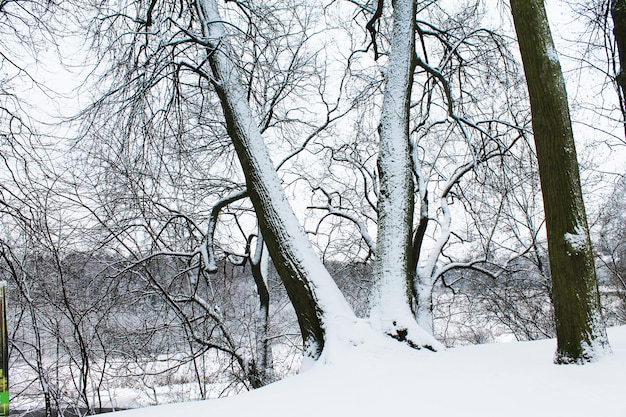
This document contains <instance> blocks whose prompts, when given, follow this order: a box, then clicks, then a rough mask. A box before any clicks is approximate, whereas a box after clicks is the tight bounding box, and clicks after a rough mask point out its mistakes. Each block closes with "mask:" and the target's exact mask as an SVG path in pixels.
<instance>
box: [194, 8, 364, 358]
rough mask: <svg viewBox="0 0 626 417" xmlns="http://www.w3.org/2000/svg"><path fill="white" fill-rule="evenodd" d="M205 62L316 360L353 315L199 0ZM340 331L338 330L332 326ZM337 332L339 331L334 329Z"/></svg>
mask: <svg viewBox="0 0 626 417" xmlns="http://www.w3.org/2000/svg"><path fill="white" fill-rule="evenodd" d="M199 4H200V7H199V9H200V14H201V17H202V19H203V23H204V26H205V27H204V31H205V34H206V36H207V42H208V44H209V56H208V60H209V64H210V65H211V69H212V72H213V77H214V86H215V88H216V90H217V93H218V95H219V98H220V101H221V104H222V109H223V111H224V116H225V119H226V127H227V130H228V134H229V136H230V138H231V140H232V143H233V145H234V147H235V151H236V152H237V156H238V158H239V161H240V163H241V166H242V169H243V172H244V175H245V178H246V185H247V188H248V192H249V195H250V199H251V201H252V204H253V206H254V209H255V212H256V214H257V216H258V220H259V227H260V230H261V233H262V235H263V237H264V238H265V242H266V245H267V249H268V252H269V254H270V256H271V258H272V261H273V263H274V265H275V266H276V269H277V271H278V274H279V275H280V277H281V279H282V281H283V284H284V285H285V288H286V290H287V293H288V295H289V298H290V300H291V303H292V304H293V307H294V309H295V312H296V315H297V318H298V323H299V325H300V330H301V332H302V338H303V341H304V345H305V354H306V355H307V356H309V357H312V358H314V359H317V358H318V357H319V355H320V354H321V352H322V350H323V348H324V345H325V342H326V340H327V339H328V338H329V332H332V330H333V329H334V327H333V325H334V324H337V323H338V322H341V321H342V320H348V321H355V320H356V316H355V315H354V313H353V311H352V309H351V308H350V306H349V305H348V303H347V301H346V300H345V298H344V296H343V294H341V292H340V291H339V289H338V288H337V286H336V284H335V282H334V281H333V279H332V277H331V276H330V274H329V273H328V271H327V270H326V268H325V267H324V265H323V264H322V262H321V260H320V259H319V257H318V256H317V255H316V253H315V251H314V250H313V247H312V246H311V243H310V242H309V240H308V238H307V237H306V234H305V233H304V230H302V228H301V226H300V224H299V222H298V219H297V218H296V216H295V214H294V212H293V210H292V208H291V206H290V204H289V202H288V201H287V198H286V196H285V193H284V190H283V189H282V186H281V182H280V179H279V178H278V175H277V174H276V171H275V169H274V165H273V163H272V160H271V158H270V156H269V153H268V150H267V147H266V146H265V143H264V140H263V137H262V136H261V133H260V130H259V128H258V124H257V123H256V121H255V118H254V117H253V115H252V111H251V109H250V106H249V104H248V101H247V99H246V94H245V91H244V89H243V87H242V83H241V79H240V76H239V68H238V67H237V66H236V65H235V64H234V63H233V59H234V57H235V56H236V55H235V54H234V52H233V51H232V48H231V46H230V44H229V41H228V37H227V36H226V32H225V28H224V24H223V23H222V20H221V18H220V16H219V13H218V8H217V3H216V1H215V0H199ZM337 327H338V328H341V326H337ZM338 332H341V330H339V329H338Z"/></svg>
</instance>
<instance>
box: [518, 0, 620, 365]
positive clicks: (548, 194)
mask: <svg viewBox="0 0 626 417" xmlns="http://www.w3.org/2000/svg"><path fill="white" fill-rule="evenodd" d="M511 12H512V14H513V20H514V24H515V29H516V31H517V37H518V40H519V47H520V52H521V55H522V61H523V64H524V72H525V74H526V83H527V85H528V92H529V95H530V105H531V112H532V124H533V130H534V136H535V145H536V148H537V159H538V162H539V175H540V178H541V187H542V192H543V199H544V209H545V214H546V230H547V235H548V252H549V259H550V269H551V272H552V296H553V302H554V314H555V320H556V333H557V343H558V347H557V352H556V357H555V362H556V363H583V362H586V361H589V360H592V359H593V358H594V357H596V356H597V355H599V354H601V353H602V352H603V351H605V350H608V349H609V347H608V340H607V337H606V328H605V325H604V322H603V320H602V316H601V311H600V298H599V292H598V285H597V280H596V272H595V266H594V259H593V252H592V247H591V241H590V238H589V229H588V226H587V218H586V214H585V207H584V203H583V197H582V192H581V188H580V178H579V172H578V161H577V159H576V148H575V145H574V136H573V132H572V125H571V121H570V114H569V107H568V102H567V94H566V91H565V82H564V79H563V74H562V71H561V66H560V63H559V59H558V56H557V53H556V50H555V49H554V44H553V41H552V34H551V32H550V28H549V26H548V19H547V16H546V12H545V7H544V3H543V0H511Z"/></svg>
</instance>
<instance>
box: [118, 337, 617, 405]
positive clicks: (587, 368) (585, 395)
mask: <svg viewBox="0 0 626 417" xmlns="http://www.w3.org/2000/svg"><path fill="white" fill-rule="evenodd" d="M609 338H610V341H611V344H612V347H613V354H612V355H609V356H606V357H604V358H602V359H601V360H600V361H597V362H595V363H592V364H588V365H584V366H571V365H569V366H564V365H560V366H559V365H553V364H552V356H553V353H554V350H555V341H554V340H546V341H540V342H520V343H509V344H491V345H479V346H471V347H463V348H456V349H449V350H447V351H444V352H438V353H432V352H427V351H419V352H416V351H412V350H410V349H408V348H403V347H402V346H400V345H399V344H398V343H385V342H381V341H380V340H372V343H365V344H362V345H360V346H356V347H350V348H347V349H346V350H345V351H343V352H341V354H339V355H334V356H333V358H332V359H328V360H326V363H321V364H317V365H316V366H314V367H313V368H312V369H310V370H308V371H306V372H304V373H302V374H300V375H298V376H295V377H291V378H288V379H286V380H283V381H281V382H278V383H275V384H273V385H271V386H268V387H265V388H263V389H259V390H256V391H252V392H248V393H245V394H241V395H239V396H235V397H230V398H224V399H219V400H208V401H203V402H192V403H183V404H170V405H164V406H157V407H149V408H145V409H140V410H130V411H124V412H119V413H115V414H116V415H115V417H148V416H150V417H171V416H185V417H195V416H198V417H200V416H203V417H204V416H213V417H216V416H229V417H232V416H268V417H269V416H272V417H292V416H298V417H305V416H316V417H319V416H325V417H329V416H359V417H369V416H371V417H374V416H376V417H380V416H393V415H409V416H437V417H447V416H455V417H458V416H464V417H473V416H480V417H489V416H498V417H499V416H507V417H517V416H519V417H522V416H523V417H539V416H550V417H556V416H567V417H573V416H585V417H589V416H603V417H610V416H621V417H624V416H626V400H625V398H626V397H625V393H626V327H619V328H614V329H610V330H609Z"/></svg>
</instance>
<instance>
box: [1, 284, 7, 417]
mask: <svg viewBox="0 0 626 417" xmlns="http://www.w3.org/2000/svg"><path fill="white" fill-rule="evenodd" d="M6 290H7V283H6V281H0V416H8V415H9V340H8V331H7V315H6V306H7V301H6Z"/></svg>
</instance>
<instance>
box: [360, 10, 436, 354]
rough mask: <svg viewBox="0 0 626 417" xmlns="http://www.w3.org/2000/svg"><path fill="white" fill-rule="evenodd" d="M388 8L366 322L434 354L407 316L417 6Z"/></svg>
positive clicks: (409, 311)
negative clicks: (373, 251) (372, 265)
mask: <svg viewBox="0 0 626 417" xmlns="http://www.w3.org/2000/svg"><path fill="white" fill-rule="evenodd" d="M392 4H393V33H392V38H391V50H390V52H389V58H388V59H389V61H388V64H387V73H386V75H385V93H384V97H383V105H382V115H381V121H380V125H379V127H378V131H379V135H380V145H379V146H380V149H379V155H378V173H379V177H380V182H379V184H380V189H379V190H380V192H379V199H378V239H377V240H378V243H377V249H376V264H375V271H374V274H375V275H374V279H375V281H374V286H373V293H372V309H371V313H370V319H371V321H372V323H373V325H374V326H375V327H376V328H378V329H379V330H381V331H383V332H384V333H386V334H388V335H390V336H391V337H394V338H396V339H398V340H400V341H406V342H407V343H408V344H409V345H413V346H421V345H426V346H428V347H431V348H432V347H433V346H434V344H435V343H434V339H432V337H425V336H426V335H427V334H426V333H425V332H424V330H423V329H421V328H420V327H419V326H418V325H417V323H416V322H415V318H414V316H413V312H412V311H411V303H412V289H411V287H412V277H413V271H412V269H411V268H412V267H413V261H412V254H411V243H412V242H411V241H412V230H413V211H414V193H415V191H414V184H413V171H412V169H411V164H412V161H411V146H410V141H409V110H410V104H411V89H412V86H413V71H414V69H415V62H414V60H413V55H414V53H415V13H416V1H415V0H393V1H392ZM425 340H428V341H427V342H425ZM431 341H432V342H433V343H431Z"/></svg>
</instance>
